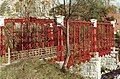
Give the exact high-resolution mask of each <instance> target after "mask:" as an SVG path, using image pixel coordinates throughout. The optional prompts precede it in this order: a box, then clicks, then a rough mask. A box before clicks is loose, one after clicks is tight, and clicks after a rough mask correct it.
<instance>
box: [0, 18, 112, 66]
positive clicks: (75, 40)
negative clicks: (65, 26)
mask: <svg viewBox="0 0 120 79" xmlns="http://www.w3.org/2000/svg"><path fill="white" fill-rule="evenodd" d="M9 23H11V27H7V24H9ZM69 26H70V52H71V55H70V59H69V63H68V67H70V66H71V65H74V63H81V62H85V61H89V60H90V59H91V57H92V56H93V54H94V52H99V56H104V55H106V54H109V53H110V50H111V47H113V46H114V28H113V26H112V25H111V24H110V23H97V27H94V26H93V23H91V22H85V21H78V20H69ZM6 27H7V28H6ZM4 28H6V29H8V31H9V33H10V35H11V36H12V44H13V46H12V48H11V50H12V51H22V50H29V49H36V48H44V47H52V46H56V47H57V54H56V55H57V61H63V60H64V55H65V52H66V48H65V47H66V40H65V39H66V35H65V34H63V33H64V32H63V30H62V29H61V28H60V27H58V26H57V25H56V24H55V22H54V20H53V19H37V18H33V17H30V18H21V19H5V26H4V27H0V29H1V32H0V33H1V34H0V35H1V36H0V55H1V56H2V55H5V50H6V48H5V45H4V42H3V41H5V37H6V36H4V35H3V29H4ZM6 39H8V37H6Z"/></svg>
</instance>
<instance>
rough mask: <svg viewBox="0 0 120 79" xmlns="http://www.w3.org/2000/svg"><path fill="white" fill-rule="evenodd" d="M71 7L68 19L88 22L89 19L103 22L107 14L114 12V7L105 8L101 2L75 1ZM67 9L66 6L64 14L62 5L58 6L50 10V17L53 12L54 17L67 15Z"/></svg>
mask: <svg viewBox="0 0 120 79" xmlns="http://www.w3.org/2000/svg"><path fill="white" fill-rule="evenodd" d="M71 6H72V7H71V14H70V17H69V18H70V19H80V20H86V21H89V20H90V19H91V18H95V19H97V20H98V21H104V20H105V18H106V17H107V15H108V13H110V12H112V13H113V12H116V7H115V6H109V7H107V6H105V5H104V2H103V1H102V0H85V1H83V0H76V1H74V2H73V3H72V5H71ZM68 8H69V6H68V4H66V5H65V9H66V12H64V4H61V5H58V6H56V7H54V8H52V9H51V10H50V15H52V14H53V12H54V13H55V14H56V15H69V13H68V12H69V11H68ZM53 10H54V11H53ZM64 13H66V14H64Z"/></svg>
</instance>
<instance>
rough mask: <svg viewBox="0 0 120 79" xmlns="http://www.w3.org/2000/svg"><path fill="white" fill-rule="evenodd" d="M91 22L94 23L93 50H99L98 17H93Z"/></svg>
mask: <svg viewBox="0 0 120 79" xmlns="http://www.w3.org/2000/svg"><path fill="white" fill-rule="evenodd" d="M91 22H92V23H93V51H94V52H97V37H96V34H97V30H96V27H97V20H96V19H91Z"/></svg>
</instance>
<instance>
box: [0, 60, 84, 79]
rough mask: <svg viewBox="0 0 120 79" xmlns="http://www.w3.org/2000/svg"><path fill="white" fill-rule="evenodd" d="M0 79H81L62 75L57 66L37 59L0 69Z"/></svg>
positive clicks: (70, 75)
mask: <svg viewBox="0 0 120 79" xmlns="http://www.w3.org/2000/svg"><path fill="white" fill-rule="evenodd" d="M0 79H83V78H82V77H80V76H76V75H74V74H71V73H69V72H68V73H63V72H61V71H60V69H59V67H58V65H55V64H48V63H47V62H45V61H43V60H39V59H30V60H26V61H21V62H19V63H15V64H11V65H9V66H6V67H4V68H1V72H0Z"/></svg>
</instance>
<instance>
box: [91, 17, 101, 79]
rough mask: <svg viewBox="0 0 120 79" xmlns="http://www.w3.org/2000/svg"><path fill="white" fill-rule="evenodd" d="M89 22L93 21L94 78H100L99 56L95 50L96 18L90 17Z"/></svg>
mask: <svg viewBox="0 0 120 79" xmlns="http://www.w3.org/2000/svg"><path fill="white" fill-rule="evenodd" d="M91 22H92V23H93V55H94V57H93V60H91V62H93V64H95V67H94V69H95V72H96V73H95V75H93V76H95V79H101V57H99V52H97V37H96V35H97V30H96V28H97V20H96V19H91Z"/></svg>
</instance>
